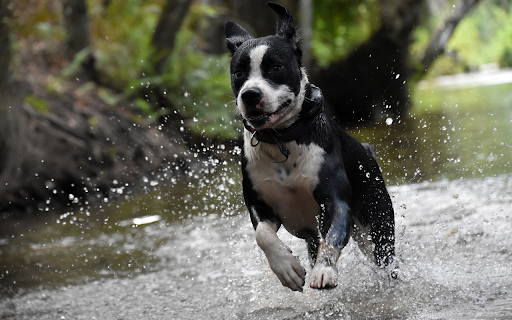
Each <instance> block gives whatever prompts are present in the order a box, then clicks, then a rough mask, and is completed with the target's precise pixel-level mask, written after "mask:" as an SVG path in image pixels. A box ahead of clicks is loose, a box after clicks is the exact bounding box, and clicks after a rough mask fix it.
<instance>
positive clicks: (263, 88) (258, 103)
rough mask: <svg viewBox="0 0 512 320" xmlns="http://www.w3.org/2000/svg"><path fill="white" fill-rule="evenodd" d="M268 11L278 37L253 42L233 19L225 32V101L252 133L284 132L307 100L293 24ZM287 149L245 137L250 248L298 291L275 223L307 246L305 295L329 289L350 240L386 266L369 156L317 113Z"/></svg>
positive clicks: (389, 256)
mask: <svg viewBox="0 0 512 320" xmlns="http://www.w3.org/2000/svg"><path fill="white" fill-rule="evenodd" d="M269 6H271V8H272V9H273V10H274V11H276V13H277V14H278V25H277V33H276V35H273V36H268V37H264V38H257V39H255V38H252V37H251V36H250V34H249V33H248V32H247V31H245V30H244V29H243V28H242V27H240V26H239V25H237V24H236V23H234V22H231V21H228V22H227V23H226V27H225V29H226V38H227V42H228V48H229V49H230V51H231V53H232V55H233V59H232V62H231V84H232V88H233V94H234V96H235V98H236V101H237V106H238V108H239V110H240V113H241V115H242V117H244V118H245V119H246V121H247V122H248V123H249V125H251V126H252V127H253V128H255V129H256V130H261V129H265V128H274V129H283V128H287V127H289V126H290V125H292V124H293V123H294V122H295V121H297V118H298V115H299V112H300V111H301V108H302V107H303V102H304V99H307V97H306V96H305V94H306V87H307V86H308V79H307V76H306V74H305V71H304V69H303V68H302V67H301V61H300V58H301V54H302V53H301V51H300V46H299V43H298V40H297V37H296V29H295V25H294V23H293V18H292V17H291V15H290V14H289V13H288V11H287V10H286V9H285V8H283V7H281V6H279V5H275V4H269ZM276 66H277V67H276ZM340 105H342V102H340ZM286 146H287V148H288V149H289V150H290V156H289V157H288V159H287V160H286V161H284V162H283V160H284V159H283V154H281V152H280V150H279V148H278V147H277V146H276V145H274V144H268V143H263V142H260V143H259V144H257V145H255V143H254V142H253V141H252V135H251V133H250V132H249V131H247V130H245V132H244V148H243V156H242V173H243V192H244V199H245V203H246V205H247V208H248V210H249V214H250V217H251V221H252V223H253V226H254V228H255V230H256V242H257V243H258V245H259V246H260V248H261V249H262V250H263V252H264V253H265V255H266V257H267V259H268V261H269V265H270V267H271V269H272V270H273V271H274V273H275V274H276V275H277V277H278V278H279V280H280V281H281V282H282V284H283V285H285V286H287V287H289V288H290V289H292V290H297V291H302V287H303V285H304V282H305V270H304V268H302V266H300V264H299V263H298V261H297V260H296V259H295V258H294V257H293V256H292V254H291V251H290V250H289V249H288V248H287V247H286V245H284V243H282V241H281V240H279V238H278V237H277V234H276V232H277V230H278V229H279V228H280V226H281V225H282V226H284V227H285V228H286V229H287V230H288V231H289V232H290V233H291V234H293V235H295V236H297V237H300V238H303V239H305V241H306V243H307V246H308V253H309V258H310V261H311V264H312V267H313V269H312V272H311V277H310V286H311V287H312V288H317V289H322V288H331V287H334V286H336V285H337V273H338V271H337V268H336V262H337V260H338V258H339V255H340V252H341V250H342V249H343V247H344V246H345V245H346V244H347V242H348V240H349V237H350V236H351V234H352V233H354V234H353V238H354V239H355V240H356V241H357V242H358V244H359V245H360V247H361V249H362V250H363V252H365V253H368V254H369V255H370V256H371V257H372V259H373V260H374V261H375V263H376V264H377V265H378V266H381V267H384V266H387V265H389V264H391V262H392V261H393V259H394V212H393V207H392V203H391V199H390V197H389V195H388V192H387V190H386V187H385V183H384V179H383V177H382V174H381V172H380V169H379V167H378V165H377V162H376V160H375V158H374V155H373V150H372V149H371V148H370V147H369V146H363V145H362V144H360V143H359V142H358V141H357V140H355V139H354V138H353V137H351V136H350V135H348V134H347V133H345V132H344V131H343V130H341V128H340V127H339V126H338V125H337V124H336V123H335V122H334V121H333V120H332V119H330V118H328V117H327V116H326V115H325V114H324V113H321V114H320V115H319V116H318V117H317V118H316V119H315V120H314V123H313V125H312V126H311V127H310V128H309V129H308V130H307V131H306V132H304V133H303V134H302V135H301V136H300V137H298V138H297V139H296V140H295V141H291V142H287V143H286Z"/></svg>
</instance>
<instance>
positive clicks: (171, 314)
mask: <svg viewBox="0 0 512 320" xmlns="http://www.w3.org/2000/svg"><path fill="white" fill-rule="evenodd" d="M414 102H415V106H414V108H413V110H412V111H411V114H410V115H408V116H406V117H403V118H402V119H388V121H386V122H384V123H382V124H380V125H375V126H373V127H369V128H361V129H352V130H351V133H352V134H353V135H355V136H356V137H358V139H360V140H361V141H365V142H371V143H373V144H374V145H375V146H376V148H377V151H378V156H379V161H380V163H381V166H382V169H383V172H384V176H385V178H386V179H387V182H388V185H389V190H390V194H391V196H392V200H393V204H394V208H395V211H396V223H397V247H398V254H399V261H400V270H401V271H400V280H399V281H397V282H394V283H390V282H389V281H388V280H387V278H386V276H385V275H383V274H381V273H380V272H379V270H377V269H376V268H375V267H374V266H373V265H372V264H371V263H369V262H368V261H367V260H366V259H365V258H364V256H363V255H362V254H361V253H360V252H359V251H358V249H357V247H356V246H355V245H354V244H353V243H352V242H350V243H349V245H348V247H347V248H345V249H344V251H343V253H342V256H341V258H340V261H339V263H338V269H339V270H340V272H339V277H340V279H339V283H340V284H339V286H338V287H337V288H336V289H333V290H330V291H316V290H311V289H309V288H307V289H306V290H305V292H304V293H302V294H301V293H295V292H291V291H289V290H288V289H286V288H284V287H282V286H281V285H280V283H279V281H278V280H277V278H276V277H275V275H274V274H273V273H272V272H271V270H270V268H269V267H268V264H267V262H266V260H265V257H264V255H263V254H262V253H261V251H260V250H259V249H258V248H257V246H256V244H255V241H254V231H253V230H252V226H251V225H250V222H249V219H248V217H247V214H246V209H245V207H244V205H243V202H242V197H241V186H240V174H239V163H238V162H239V160H238V158H237V156H238V154H239V152H237V151H236V150H234V151H231V152H230V153H226V154H225V156H226V160H225V161H224V160H220V161H219V160H213V159H210V160H208V161H206V162H205V163H203V165H202V167H201V169H200V170H196V171H191V172H189V174H188V175H187V177H186V178H185V179H183V180H179V181H176V180H172V181H163V180H158V179H156V178H153V179H152V178H146V179H144V180H143V181H141V184H142V185H144V186H145V189H144V190H145V192H143V193H142V194H139V195H132V194H122V195H121V198H120V199H119V200H117V201H108V200H105V202H104V203H102V204H101V205H99V206H85V207H83V208H80V209H79V210H75V211H68V212H66V211H63V212H61V213H58V214H55V215H52V214H48V213H46V212H44V213H42V214H40V215H39V216H37V217H33V216H31V217H30V218H29V219H25V218H26V217H17V218H12V217H6V218H5V219H3V220H2V221H1V223H0V297H1V299H0V318H2V319H55V318H61V319H62V317H64V318H68V319H70V318H72V319H82V318H83V319H94V317H96V318H97V319H110V318H112V319H140V318H144V319H151V318H158V319H190V318H201V317H202V318H205V319H262V318H268V319H339V318H343V319H510V317H511V316H512V307H511V306H512V297H511V294H512V268H510V266H511V265H512V247H511V245H510V244H511V243H512V212H511V210H510V208H511V207H512V169H511V166H510V159H512V135H510V132H511V129H512V122H511V119H512V107H511V106H512V85H511V84H504V85H497V86H489V87H478V88H460V89H450V90H440V89H435V91H433V89H425V90H423V91H419V92H417V93H416V94H415V96H414ZM113 192H116V193H122V192H123V190H122V188H120V189H116V190H113ZM280 236H281V237H282V238H283V239H284V241H285V242H286V243H287V244H289V245H290V247H291V248H292V250H293V251H294V254H295V255H298V256H299V257H300V261H301V263H302V264H303V265H304V266H305V267H306V269H307V270H308V272H309V271H310V270H311V269H310V267H309V266H308V264H307V254H306V248H305V245H304V244H303V243H302V241H300V240H299V239H296V238H293V237H291V236H290V235H289V234H287V233H286V231H280Z"/></svg>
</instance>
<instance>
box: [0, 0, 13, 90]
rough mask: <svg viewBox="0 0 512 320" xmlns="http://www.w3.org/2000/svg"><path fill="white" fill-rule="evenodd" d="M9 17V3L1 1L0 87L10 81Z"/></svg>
mask: <svg viewBox="0 0 512 320" xmlns="http://www.w3.org/2000/svg"><path fill="white" fill-rule="evenodd" d="M7 17H8V9H7V1H3V0H0V87H1V86H2V84H3V83H5V82H6V81H7V80H8V79H9V65H10V63H11V56H12V54H11V41H10V39H9V27H8V26H7V22H6V20H7Z"/></svg>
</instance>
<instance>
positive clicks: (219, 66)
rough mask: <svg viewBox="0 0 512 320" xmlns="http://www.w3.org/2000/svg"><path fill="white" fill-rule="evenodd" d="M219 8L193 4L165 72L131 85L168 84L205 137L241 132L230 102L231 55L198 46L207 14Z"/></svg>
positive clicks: (176, 103)
mask: <svg viewBox="0 0 512 320" xmlns="http://www.w3.org/2000/svg"><path fill="white" fill-rule="evenodd" d="M216 14H217V13H216V11H215V10H214V9H213V8H212V7H210V6H205V5H200V4H195V5H192V6H191V9H190V13H189V14H188V17H187V18H186V20H185V21H184V23H183V26H182V29H181V30H180V32H179V33H178V36H177V39H176V44H175V48H174V50H173V52H172V54H171V56H170V57H169V60H168V61H167V64H166V68H165V70H164V75H162V76H153V77H146V78H143V79H139V80H137V82H132V85H131V87H133V86H136V85H137V84H138V83H139V82H140V84H141V85H148V84H151V85H158V86H159V87H165V88H168V89H169V90H168V94H167V96H168V98H169V100H170V101H171V102H172V103H173V104H174V106H175V107H176V109H177V111H178V112H179V114H180V115H181V116H182V117H184V118H186V119H188V120H187V121H186V122H185V124H184V125H185V126H186V127H187V128H188V129H190V130H191V131H192V133H194V134H196V135H200V136H204V137H210V138H220V139H232V138H235V137H236V136H237V135H238V133H237V131H236V129H235V127H236V123H235V121H234V119H233V117H234V108H233V107H232V105H231V104H230V101H231V100H232V99H233V98H232V94H231V83H230V75H229V71H228V68H227V67H228V66H229V59H230V58H229V56H228V55H227V54H225V55H222V56H213V55H208V54H205V53H203V52H202V51H200V50H198V49H197V44H198V43H199V42H200V41H201V40H202V39H200V38H199V36H198V34H201V33H202V32H200V31H201V29H204V28H208V27H209V26H208V23H207V21H208V20H207V19H206V17H207V16H215V15H216Z"/></svg>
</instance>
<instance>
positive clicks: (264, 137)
mask: <svg viewBox="0 0 512 320" xmlns="http://www.w3.org/2000/svg"><path fill="white" fill-rule="evenodd" d="M323 111H324V97H323V95H322V91H321V90H320V88H318V87H317V86H315V85H314V84H311V83H308V84H307V87H306V95H305V98H304V102H303V103H302V110H301V112H300V113H299V118H298V119H297V121H295V122H294V123H293V124H292V125H291V126H290V127H288V128H286V129H282V130H275V129H263V130H256V129H254V128H253V127H251V126H250V125H249V124H248V123H247V120H245V119H243V123H244V127H245V129H246V130H247V131H249V132H251V133H252V137H251V141H250V144H251V146H253V147H255V146H257V145H258V144H259V143H260V142H264V143H269V144H276V145H277V146H278V147H279V151H280V152H281V154H282V155H283V156H285V157H286V159H285V160H284V161H280V162H286V161H287V160H288V157H289V156H290V150H289V149H288V147H286V145H285V143H286V142H290V141H294V140H297V139H298V138H299V137H300V136H302V135H303V134H304V133H306V131H307V130H308V129H309V128H310V127H311V126H312V125H313V123H314V120H315V119H316V118H317V117H318V116H319V115H320V114H321V113H322V112H323ZM254 139H256V143H253V140H254Z"/></svg>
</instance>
